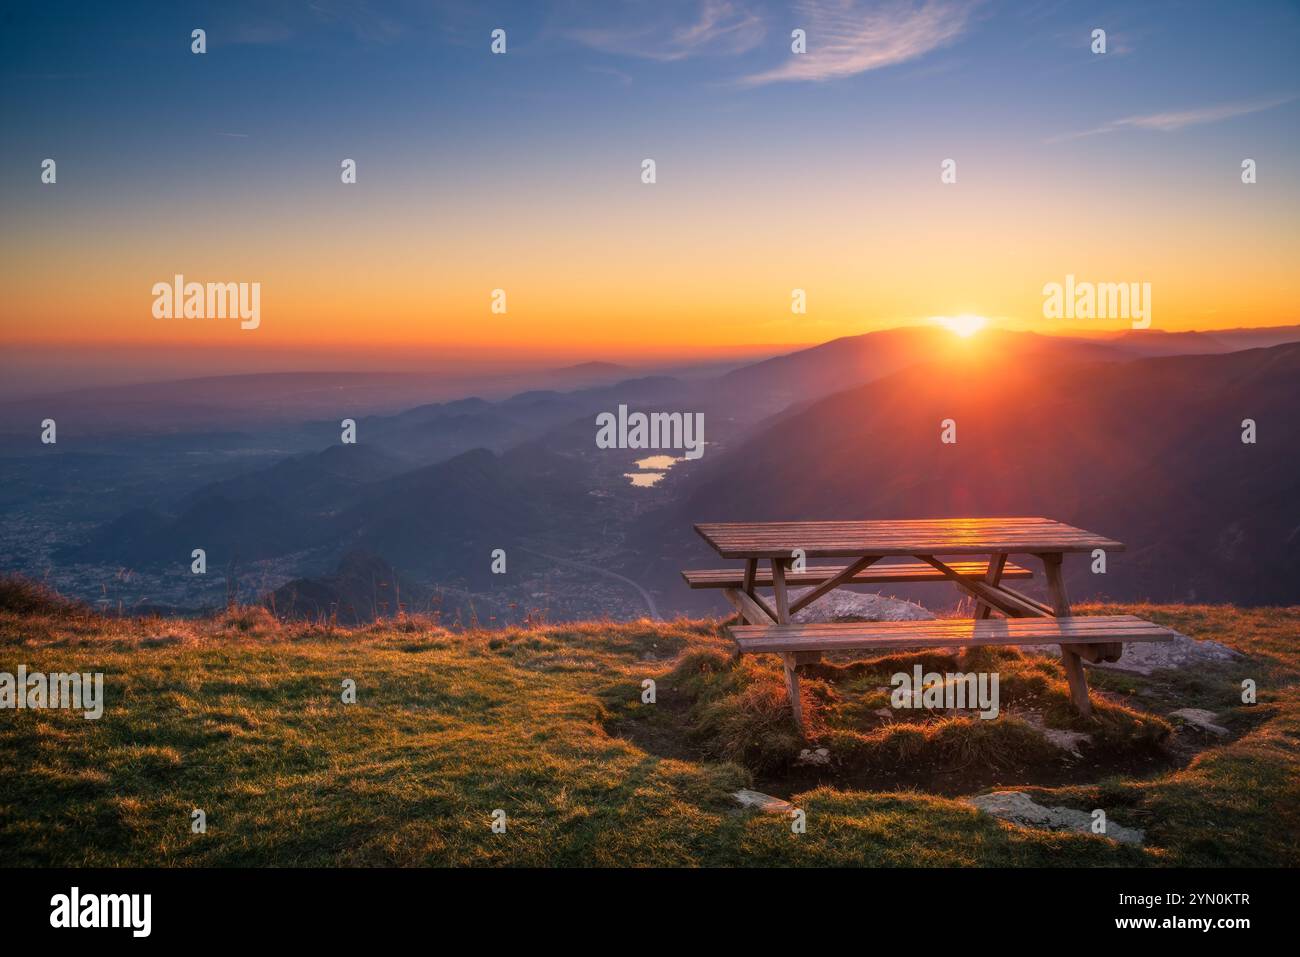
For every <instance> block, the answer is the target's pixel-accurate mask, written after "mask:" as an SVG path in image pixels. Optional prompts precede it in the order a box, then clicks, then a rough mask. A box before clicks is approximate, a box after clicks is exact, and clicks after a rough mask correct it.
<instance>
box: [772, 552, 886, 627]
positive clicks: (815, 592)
mask: <svg viewBox="0 0 1300 957" xmlns="http://www.w3.org/2000/svg"><path fill="white" fill-rule="evenodd" d="M879 560H880V556H879V555H864V556H863V557H862V558H859V559H858V560H857V561H856V562H854V563H853V564H851V565H846V566H845V568H844V570H843V571H842V572H840V573H839V574H838V575H836V576H835V577H833V578H828V579H826V581H824V582H822V583H821V584H820V585H818V586H817V587H815V588H813V589H812V590H811V591H809V592H807V593H806V594H804V595H800V596H799V600H798V601H796V602H795V603H794V604H792V605H791V606H790V614H792V615H793V614H794V613H795V612H796V611H798V610H799V609H800V608H804V607H806V606H808V605H811V604H812V603H813V602H815V601H816V600H817V599H818V598H821V597H822V595H824V594H826V593H827V592H828V591H833V590H834V589H836V588H839V587H840V586H841V585H843V584H844V583H845V582H847V581H849V580H850V579H851V578H853V576H854V575H856V574H857V573H858V572H860V571H862V570H863V569H864V568H866V567H867V566H868V565H870V564H872V563H873V562H877V561H879Z"/></svg>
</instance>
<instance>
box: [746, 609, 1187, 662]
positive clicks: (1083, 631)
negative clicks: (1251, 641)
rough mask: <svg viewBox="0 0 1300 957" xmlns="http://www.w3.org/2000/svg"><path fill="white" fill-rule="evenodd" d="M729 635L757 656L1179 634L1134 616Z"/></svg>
mask: <svg viewBox="0 0 1300 957" xmlns="http://www.w3.org/2000/svg"><path fill="white" fill-rule="evenodd" d="M727 631H728V632H729V633H730V634H731V637H732V638H734V639H735V641H736V645H737V647H738V648H739V649H740V652H741V654H751V655H752V654H763V653H772V654H793V653H797V652H806V651H858V650H862V651H869V650H875V649H882V650H889V649H893V648H951V647H957V646H961V647H978V646H980V645H1083V644H1092V643H1096V642H1130V641H1170V640H1172V639H1173V638H1174V637H1175V636H1176V635H1177V632H1175V631H1171V630H1170V629H1168V628H1163V627H1161V626H1160V625H1157V624H1155V623H1154V622H1150V621H1144V620H1143V619H1141V618H1136V617H1134V616H1133V615H1089V616H1084V617H1080V618H986V619H977V620H973V621H972V620H971V619H961V618H937V619H934V620H933V621H862V622H811V623H809V624H802V625H732V626H731V627H729V628H728V629H727Z"/></svg>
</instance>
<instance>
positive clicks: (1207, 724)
mask: <svg viewBox="0 0 1300 957" xmlns="http://www.w3.org/2000/svg"><path fill="white" fill-rule="evenodd" d="M1169 716H1170V717H1171V718H1182V719H1183V721H1184V722H1186V723H1187V724H1190V725H1191V726H1192V727H1194V728H1197V729H1199V730H1201V731H1207V732H1209V733H1210V734H1214V735H1218V736H1219V737H1220V738H1226V737H1229V736H1230V735H1231V734H1232V732H1231V731H1229V730H1228V729H1227V728H1225V727H1224V726H1223V725H1221V724H1215V723H1214V719H1215V718H1217V717H1218V715H1217V714H1215V713H1214V712H1213V711H1206V710H1205V709H1204V708H1179V709H1178V710H1177V711H1171V712H1169Z"/></svg>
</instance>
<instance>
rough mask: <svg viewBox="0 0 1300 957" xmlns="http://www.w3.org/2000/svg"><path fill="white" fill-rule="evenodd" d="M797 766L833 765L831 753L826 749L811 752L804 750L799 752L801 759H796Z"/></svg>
mask: <svg viewBox="0 0 1300 957" xmlns="http://www.w3.org/2000/svg"><path fill="white" fill-rule="evenodd" d="M794 763H795V764H813V765H823V764H830V763H831V753H830V752H829V751H827V750H826V749H825V748H818V749H817V750H816V751H809V750H808V749H807V748H804V749H803V750H802V751H800V752H799V757H798V758H796V759H795V762H794Z"/></svg>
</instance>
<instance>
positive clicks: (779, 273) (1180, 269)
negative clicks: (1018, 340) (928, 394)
mask: <svg viewBox="0 0 1300 957" xmlns="http://www.w3.org/2000/svg"><path fill="white" fill-rule="evenodd" d="M0 17H2V18H3V19H2V20H0V77H3V82H2V83H0V116H2V117H3V123H2V124H0V210H2V211H3V220H4V230H3V234H2V237H0V244H2V248H0V284H2V286H3V296H0V343H2V344H3V346H4V348H5V350H6V352H7V353H8V354H9V355H10V356H11V357H15V356H21V357H25V358H24V361H27V360H32V359H33V357H36V358H40V357H45V358H47V359H48V358H50V357H55V356H57V357H62V358H64V359H66V358H67V357H69V356H74V355H75V356H83V357H88V358H87V361H95V360H96V357H98V361H100V362H102V363H115V362H125V361H127V360H126V358H124V357H130V361H131V363H132V364H133V365H135V366H141V365H144V366H147V365H148V364H149V363H150V362H151V361H153V362H158V363H163V362H166V363H169V364H171V366H174V367H175V368H176V369H177V370H182V369H191V368H193V369H199V368H201V367H203V364H204V362H205V361H206V360H208V359H211V358H212V357H216V356H221V357H223V359H222V361H223V362H226V363H227V364H233V365H236V366H238V365H241V364H243V365H246V366H247V367H248V368H258V369H264V368H268V367H279V368H293V367H300V366H301V367H306V366H309V365H311V364H313V363H315V364H316V365H319V364H321V363H326V364H329V365H332V366H334V367H338V368H347V367H349V366H353V365H355V366H362V365H369V366H370V367H373V366H374V365H375V364H376V363H379V364H381V365H382V364H385V363H387V364H391V365H393V366H394V367H399V366H400V367H410V366H412V365H420V364H429V363H435V362H437V361H442V362H463V363H474V362H508V361H514V360H518V361H546V362H549V361H556V362H559V361H580V360H588V359H603V360H611V361H629V360H643V361H644V360H651V359H654V360H658V359H662V358H665V357H676V358H681V357H691V356H701V357H704V356H723V355H736V356H740V355H745V354H750V353H757V352H761V351H763V350H765V349H771V348H772V347H774V346H787V345H798V344H808V343H815V342H822V341H826V340H828V339H832V338H835V337H837V336H843V335H854V334H858V333H863V332H869V331H872V330H875V329H881V328H887V327H890V326H895V325H900V324H911V323H918V322H926V321H931V320H932V319H933V317H942V316H956V315H977V316H982V317H987V318H988V320H989V321H990V322H991V323H993V324H996V325H1001V326H1006V327H1008V328H1020V329H1033V330H1036V331H1042V332H1054V331H1064V327H1065V326H1067V325H1068V326H1069V328H1070V330H1071V331H1077V330H1078V329H1079V327H1080V326H1088V323H1087V322H1082V323H1081V322H1080V321H1078V320H1063V319H1048V318H1045V317H1044V315H1043V301H1044V294H1043V288H1044V285H1045V284H1047V283H1051V282H1058V283H1063V282H1065V279H1066V276H1067V275H1073V276H1075V277H1076V279H1077V280H1080V281H1093V282H1138V283H1150V288H1151V300H1152V317H1151V318H1152V323H1151V325H1152V328H1157V329H1167V330H1183V329H1213V328H1226V327H1238V326H1267V325H1281V324H1289V323H1294V322H1297V321H1300V315H1298V313H1297V309H1296V306H1295V302H1296V294H1297V292H1300V270H1297V269H1296V264H1297V262H1300V229H1298V228H1297V224H1298V223H1300V151H1298V150H1297V146H1300V142H1298V140H1300V122H1298V120H1300V66H1297V62H1298V61H1297V58H1296V56H1295V51H1296V50H1297V49H1300V11H1298V8H1297V6H1296V5H1295V4H1293V3H1281V2H1276V3H1275V2H1268V0H1258V2H1255V0H1252V2H1249V3H1194V2H1193V3H1186V2H1178V3H1158V2H1152V3H1141V4H1134V3H1131V2H1124V3H1114V4H1084V3H1071V2H1061V3H1056V2H1050V0H1049V2H1039V3H1010V2H998V0H983V2H979V0H917V2H903V0H898V2H892V0H891V2H882V3H866V2H854V0H805V2H797V3H792V4H772V3H758V2H750V0H689V2H676V0H655V2H645V3H627V4H618V3H612V2H595V3H576V2H557V3H543V2H540V0H538V2H525V3H518V4H507V3H491V2H487V3H478V2H465V3H443V4H440V3H429V2H419V3H415V2H402V0H399V2H391V3H381V2H378V0H366V2H346V0H311V2H295V3H289V2H274V0H270V2H247V3H246V2H237V0H234V2H223V3H219V4H215V3H214V4H210V5H205V4H191V3H184V2H177V3H168V4H165V5H163V4H132V3H114V4H102V3H85V4H73V3H60V2H41V3H21V2H19V3H12V2H11V3H7V4H6V5H5V7H4V12H3V14H0ZM196 28H202V29H203V30H205V31H206V43H207V50H206V53H203V54H195V53H193V52H191V44H192V39H191V35H192V31H193V30H194V29H196ZM495 29H502V30H504V31H505V37H506V52H505V53H504V54H493V53H492V52H491V49H490V45H491V42H492V41H491V34H492V31H493V30H495ZM796 29H801V30H803V31H805V35H806V44H807V52H806V53H802V54H797V53H793V52H792V51H791V44H792V39H791V31H793V30H796ZM1096 29H1104V30H1105V31H1106V44H1107V50H1106V52H1105V53H1104V54H1098V53H1094V52H1093V50H1092V49H1091V47H1092V44H1093V38H1092V33H1093V31H1094V30H1096ZM47 158H52V159H54V160H55V161H56V164H57V165H56V182H55V183H53V184H49V183H43V182H42V180H41V177H42V161H43V160H44V159H47ZM1247 158H1249V159H1253V160H1254V161H1255V163H1256V175H1257V182H1255V183H1253V184H1249V185H1247V184H1243V183H1242V181H1241V164H1242V161H1243V160H1244V159H1247ZM345 159H353V160H355V162H356V170H357V181H356V182H355V183H352V184H344V183H343V182H341V164H342V163H343V161H344V160H345ZM645 159H653V160H654V161H655V172H656V182H654V183H653V184H647V183H644V182H643V181H642V164H643V161H644V160H645ZM948 159H951V160H953V161H955V170H956V182H953V183H944V182H942V181H941V172H942V164H943V163H944V161H945V160H948ZM176 274H181V275H183V276H184V277H185V278H186V280H187V281H198V282H209V281H212V282H250V283H251V282H257V283H260V296H261V299H260V318H259V324H258V326H257V328H256V329H241V328H240V323H239V322H238V321H237V320H230V319H224V320H223V319H186V318H175V319H171V318H163V319H160V318H156V317H155V316H154V314H153V305H154V294H153V292H152V290H153V287H154V285H155V284H156V283H159V282H167V283H170V282H171V281H172V277H173V276H174V275H176ZM496 289H501V290H504V291H505V297H506V300H505V301H506V312H505V313H504V314H500V313H494V312H492V310H491V306H492V295H493V290H496ZM794 289H802V290H804V291H805V294H806V301H807V310H806V313H803V314H798V313H794V312H792V310H791V301H792V290H794ZM1129 324H1130V323H1129V322H1128V321H1125V320H1118V321H1114V322H1107V321H1103V320H1093V321H1092V326H1094V327H1095V328H1096V329H1098V330H1104V329H1118V328H1124V327H1127V326H1128V325H1129ZM151 357H156V358H151ZM60 368H61V369H64V370H65V371H64V372H62V373H60V374H66V375H69V376H70V375H72V373H71V372H67V371H66V370H67V369H68V368H69V367H67V366H60Z"/></svg>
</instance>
